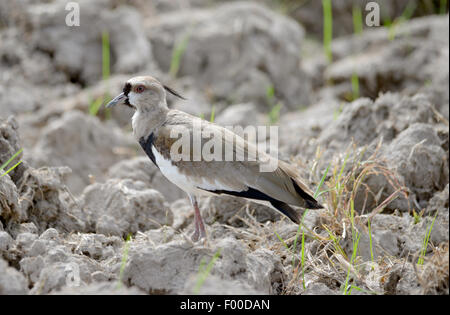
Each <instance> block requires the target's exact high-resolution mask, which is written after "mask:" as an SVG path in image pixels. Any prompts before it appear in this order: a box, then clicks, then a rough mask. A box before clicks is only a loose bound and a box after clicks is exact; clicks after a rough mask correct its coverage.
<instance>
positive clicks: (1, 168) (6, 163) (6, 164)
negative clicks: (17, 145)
mask: <svg viewBox="0 0 450 315" xmlns="http://www.w3.org/2000/svg"><path fill="white" fill-rule="evenodd" d="M22 151H23V149H20V150H19V151H17V152H16V153H14V155H13V156H11V157H10V158H9V160H8V161H6V162H5V163H3V165H2V166H0V171H2V170H3V169H4V168H5V167H7V166H8V164H9V163H11V161H12V160H14V159H15V158H16V157H17V156H18V155H19V154H20V153H22Z"/></svg>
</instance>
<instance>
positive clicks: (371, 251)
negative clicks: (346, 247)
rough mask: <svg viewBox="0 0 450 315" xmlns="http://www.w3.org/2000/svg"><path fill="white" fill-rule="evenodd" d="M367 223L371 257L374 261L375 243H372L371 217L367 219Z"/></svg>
mask: <svg viewBox="0 0 450 315" xmlns="http://www.w3.org/2000/svg"><path fill="white" fill-rule="evenodd" d="M367 225H368V227H369V247H370V259H371V260H372V262H374V258H373V245H372V228H371V226H370V219H368V220H367Z"/></svg>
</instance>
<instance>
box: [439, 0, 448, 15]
mask: <svg viewBox="0 0 450 315" xmlns="http://www.w3.org/2000/svg"><path fill="white" fill-rule="evenodd" d="M446 13H447V0H440V1H439V14H441V15H444V14H446Z"/></svg>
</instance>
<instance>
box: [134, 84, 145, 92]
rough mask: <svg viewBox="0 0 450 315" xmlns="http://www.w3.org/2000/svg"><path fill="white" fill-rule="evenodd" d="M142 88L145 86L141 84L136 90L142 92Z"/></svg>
mask: <svg viewBox="0 0 450 315" xmlns="http://www.w3.org/2000/svg"><path fill="white" fill-rule="evenodd" d="M144 90H145V87H144V86H143V85H138V86H137V87H136V92H138V93H142V92H144Z"/></svg>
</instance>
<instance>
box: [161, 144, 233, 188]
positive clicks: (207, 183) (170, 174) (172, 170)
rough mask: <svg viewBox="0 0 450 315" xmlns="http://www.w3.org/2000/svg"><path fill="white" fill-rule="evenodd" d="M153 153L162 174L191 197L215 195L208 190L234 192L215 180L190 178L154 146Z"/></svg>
mask: <svg viewBox="0 0 450 315" xmlns="http://www.w3.org/2000/svg"><path fill="white" fill-rule="evenodd" d="M152 152H153V155H154V156H155V161H156V164H157V165H158V167H159V170H160V171H161V173H162V174H163V175H164V176H165V177H166V178H167V179H168V180H169V181H171V182H172V183H173V184H175V185H176V186H178V187H179V188H180V189H182V190H184V191H185V192H186V193H188V194H191V195H196V196H198V195H208V196H210V195H215V194H213V193H210V192H208V190H211V191H212V190H232V189H231V188H229V187H226V186H225V185H223V184H221V183H218V182H217V181H216V180H214V179H210V180H206V179H205V178H190V177H188V176H186V175H185V174H183V173H181V172H180V171H179V169H178V167H176V166H175V165H173V164H172V162H171V161H170V160H167V159H165V158H164V157H163V156H162V155H161V154H160V153H159V152H158V150H156V149H155V147H154V146H152Z"/></svg>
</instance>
